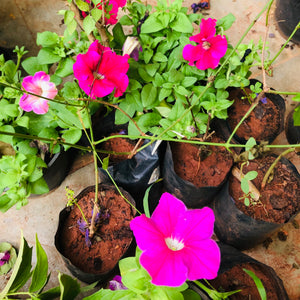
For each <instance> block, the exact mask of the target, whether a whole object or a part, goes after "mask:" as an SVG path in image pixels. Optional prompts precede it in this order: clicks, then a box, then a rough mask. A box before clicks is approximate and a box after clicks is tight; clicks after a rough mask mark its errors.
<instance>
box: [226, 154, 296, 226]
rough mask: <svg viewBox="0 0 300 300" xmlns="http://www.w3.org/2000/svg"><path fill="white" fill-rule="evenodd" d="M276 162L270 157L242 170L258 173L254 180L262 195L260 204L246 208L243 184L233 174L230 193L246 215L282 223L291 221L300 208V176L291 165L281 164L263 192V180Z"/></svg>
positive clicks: (256, 161)
mask: <svg viewBox="0 0 300 300" xmlns="http://www.w3.org/2000/svg"><path fill="white" fill-rule="evenodd" d="M274 160H275V157H274V156H271V155H268V156H265V157H263V158H257V159H255V160H252V161H249V165H247V164H245V165H244V166H243V168H242V171H243V174H246V173H247V172H249V171H253V170H254V171H257V172H258V176H257V177H256V178H255V179H254V180H252V183H253V184H254V185H255V187H256V188H257V189H258V190H259V192H260V198H259V202H258V203H252V204H251V203H250V206H245V205H244V199H243V196H244V193H243V191H242V190H241V184H240V181H239V180H238V179H236V178H235V177H234V176H233V175H231V176H230V177H229V193H230V195H231V196H232V197H233V198H234V200H235V203H236V206H237V207H238V208H239V209H240V210H241V211H243V212H244V213H245V214H246V215H248V216H250V217H252V218H254V219H257V220H264V221H267V222H272V223H278V224H282V223H285V222H287V221H289V219H290V218H291V217H292V216H293V215H295V214H296V213H297V212H298V211H299V209H300V202H299V200H300V177H299V174H296V173H295V172H294V171H292V170H291V169H290V168H288V167H287V165H285V164H283V163H282V162H279V163H278V164H277V165H276V167H275V170H274V173H273V175H272V176H271V178H272V180H271V182H269V183H267V184H266V186H265V187H264V189H261V182H262V180H263V177H264V175H265V173H266V172H267V170H268V169H269V167H270V166H271V164H272V163H273V162H274ZM239 168H240V165H239Z"/></svg>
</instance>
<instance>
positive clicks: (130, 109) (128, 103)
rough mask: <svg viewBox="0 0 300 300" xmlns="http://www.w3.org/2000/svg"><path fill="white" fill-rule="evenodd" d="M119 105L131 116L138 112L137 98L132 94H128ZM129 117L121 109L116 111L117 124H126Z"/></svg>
mask: <svg viewBox="0 0 300 300" xmlns="http://www.w3.org/2000/svg"><path fill="white" fill-rule="evenodd" d="M119 107H120V108H121V109H122V110H123V111H125V112H126V113H127V114H128V115H129V116H130V117H131V118H132V117H133V115H134V113H135V112H136V106H135V99H134V97H133V96H132V95H131V94H126V98H125V99H124V100H123V101H122V102H121V103H120V104H119ZM128 121H129V118H128V117H127V116H126V115H125V114H124V113H123V112H122V111H120V110H117V111H116V117H115V123H116V125H120V124H125V123H127V122H128Z"/></svg>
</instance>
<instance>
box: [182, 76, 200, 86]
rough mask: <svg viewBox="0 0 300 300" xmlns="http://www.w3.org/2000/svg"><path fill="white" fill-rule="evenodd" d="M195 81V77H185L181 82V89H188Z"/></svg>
mask: <svg viewBox="0 0 300 300" xmlns="http://www.w3.org/2000/svg"><path fill="white" fill-rule="evenodd" d="M196 81H197V78H196V77H189V76H185V77H184V79H183V80H182V81H181V84H182V86H183V87H190V86H192V85H193V84H194V83H195V82H196Z"/></svg>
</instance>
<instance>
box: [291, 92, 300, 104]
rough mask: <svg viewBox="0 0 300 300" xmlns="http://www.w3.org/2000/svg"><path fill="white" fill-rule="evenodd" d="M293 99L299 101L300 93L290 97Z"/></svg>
mask: <svg viewBox="0 0 300 300" xmlns="http://www.w3.org/2000/svg"><path fill="white" fill-rule="evenodd" d="M292 100H293V101H297V102H300V93H298V94H297V95H296V96H294V97H293V98H292Z"/></svg>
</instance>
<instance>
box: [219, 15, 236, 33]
mask: <svg viewBox="0 0 300 300" xmlns="http://www.w3.org/2000/svg"><path fill="white" fill-rule="evenodd" d="M234 22H235V16H234V15H233V14H232V13H229V14H228V15H226V16H225V17H223V18H221V19H219V20H218V21H217V26H221V27H222V28H223V30H228V29H229V28H230V27H231V25H232V24H233V23H234Z"/></svg>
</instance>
